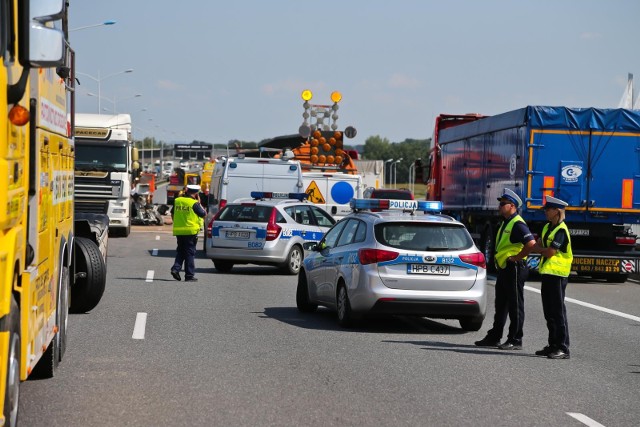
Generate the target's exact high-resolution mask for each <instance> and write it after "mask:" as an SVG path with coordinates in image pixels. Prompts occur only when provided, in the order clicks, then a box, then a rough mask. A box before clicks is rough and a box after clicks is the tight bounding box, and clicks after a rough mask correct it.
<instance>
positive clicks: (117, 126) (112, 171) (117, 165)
mask: <svg viewBox="0 0 640 427" xmlns="http://www.w3.org/2000/svg"><path fill="white" fill-rule="evenodd" d="M75 127H76V129H75V135H76V137H75V147H76V159H75V178H74V185H75V203H74V206H75V211H76V212H89V213H102V214H106V215H107V216H108V217H109V230H110V232H111V233H113V234H119V235H121V236H124V237H126V236H128V235H129V233H130V231H131V189H132V188H133V182H134V179H135V178H136V176H137V174H138V173H139V168H140V165H139V164H138V161H137V160H138V151H137V149H135V148H133V140H132V137H131V116H130V115H129V114H76V116H75Z"/></svg>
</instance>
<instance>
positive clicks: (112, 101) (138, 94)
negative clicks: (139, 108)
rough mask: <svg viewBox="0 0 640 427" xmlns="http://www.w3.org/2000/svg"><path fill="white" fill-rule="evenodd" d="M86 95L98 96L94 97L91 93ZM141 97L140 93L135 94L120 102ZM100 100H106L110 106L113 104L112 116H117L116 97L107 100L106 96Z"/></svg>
mask: <svg viewBox="0 0 640 427" xmlns="http://www.w3.org/2000/svg"><path fill="white" fill-rule="evenodd" d="M87 95H88V96H99V95H96V94H95V93H92V92H89V93H87ZM141 96H142V94H141V93H136V94H135V95H133V96H129V97H127V98H123V99H121V100H120V102H122V101H127V100H129V99H133V98H140V97H141ZM102 98H103V99H106V100H107V101H109V102H110V103H112V104H113V114H118V105H117V104H116V97H115V96H114V97H113V99H109V98H107V97H106V96H103V97H102Z"/></svg>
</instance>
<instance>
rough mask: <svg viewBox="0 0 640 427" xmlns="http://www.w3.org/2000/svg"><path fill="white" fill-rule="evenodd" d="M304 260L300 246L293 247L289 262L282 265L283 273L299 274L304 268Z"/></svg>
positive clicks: (288, 257)
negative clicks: (301, 268)
mask: <svg viewBox="0 0 640 427" xmlns="http://www.w3.org/2000/svg"><path fill="white" fill-rule="evenodd" d="M303 258H304V252H303V250H302V248H301V247H300V246H299V245H293V247H292V248H291V250H290V251H289V255H288V256H287V261H286V262H285V263H284V264H283V265H282V267H281V268H282V271H284V272H285V273H287V274H291V275H294V274H298V272H299V271H300V267H302V260H303Z"/></svg>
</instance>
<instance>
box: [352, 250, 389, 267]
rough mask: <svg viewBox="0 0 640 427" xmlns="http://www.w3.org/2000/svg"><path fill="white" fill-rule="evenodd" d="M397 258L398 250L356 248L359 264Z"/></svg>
mask: <svg viewBox="0 0 640 427" xmlns="http://www.w3.org/2000/svg"><path fill="white" fill-rule="evenodd" d="M396 258H398V252H394V251H385V250H383V249H360V250H358V259H359V260H360V264H362V265H367V264H375V263H378V262H384V261H392V260H394V259H396Z"/></svg>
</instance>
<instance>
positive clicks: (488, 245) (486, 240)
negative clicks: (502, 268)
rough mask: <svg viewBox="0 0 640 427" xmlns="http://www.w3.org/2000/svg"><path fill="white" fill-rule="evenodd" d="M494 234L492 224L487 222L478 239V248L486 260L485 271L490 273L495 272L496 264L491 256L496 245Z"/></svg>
mask: <svg viewBox="0 0 640 427" xmlns="http://www.w3.org/2000/svg"><path fill="white" fill-rule="evenodd" d="M495 235H496V234H495V230H494V228H493V225H492V224H487V225H486V226H485V227H484V231H483V232H482V237H481V239H480V250H481V251H482V253H483V254H484V258H485V260H486V261H487V271H488V272H490V273H495V272H496V264H495V261H494V257H493V255H494V253H495V247H496V242H495Z"/></svg>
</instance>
